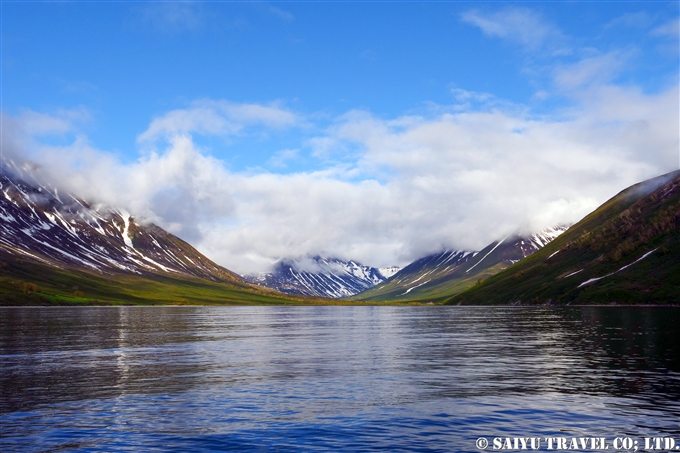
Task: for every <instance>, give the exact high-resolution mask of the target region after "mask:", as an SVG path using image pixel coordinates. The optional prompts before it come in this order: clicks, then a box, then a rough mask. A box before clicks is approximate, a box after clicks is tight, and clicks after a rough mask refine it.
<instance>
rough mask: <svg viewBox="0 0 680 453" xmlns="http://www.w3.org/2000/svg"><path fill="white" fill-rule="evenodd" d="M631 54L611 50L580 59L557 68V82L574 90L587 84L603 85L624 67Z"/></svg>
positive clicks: (563, 87) (558, 84) (555, 73)
mask: <svg viewBox="0 0 680 453" xmlns="http://www.w3.org/2000/svg"><path fill="white" fill-rule="evenodd" d="M629 57H630V54H628V53H623V52H611V53H607V54H603V55H597V56H593V57H588V58H584V59H582V60H580V61H579V62H577V63H574V64H572V65H562V66H559V67H557V68H556V69H555V71H554V77H555V83H556V84H557V86H558V87H559V88H562V89H567V90H573V89H576V88H582V87H584V86H586V85H592V84H598V85H602V84H605V83H607V82H610V81H611V80H612V79H614V78H615V77H616V76H617V75H618V74H619V73H620V72H621V70H622V69H623V67H624V65H625V64H626V61H627V60H628V58H629Z"/></svg>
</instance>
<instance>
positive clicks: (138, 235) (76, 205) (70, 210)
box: [0, 160, 241, 282]
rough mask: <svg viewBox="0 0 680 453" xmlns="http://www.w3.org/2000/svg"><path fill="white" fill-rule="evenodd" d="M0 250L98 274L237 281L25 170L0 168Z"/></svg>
mask: <svg viewBox="0 0 680 453" xmlns="http://www.w3.org/2000/svg"><path fill="white" fill-rule="evenodd" d="M0 191H1V192H2V193H1V194H0V219H2V222H1V223H0V249H1V250H2V251H3V252H5V253H10V254H13V255H21V256H24V257H25V258H29V259H32V260H36V261H39V262H42V263H45V264H49V265H51V266H56V267H60V268H65V267H77V268H84V269H87V270H90V271H95V272H98V273H102V274H106V273H114V272H128V273H135V274H149V273H153V274H159V273H160V274H173V275H189V276H195V277H201V278H206V279H210V280H213V281H230V282H240V281H241V279H240V278H239V277H238V276H237V275H236V274H234V273H232V272H230V271H228V270H227V269H224V268H222V267H220V266H218V265H217V264H215V263H213V262H212V261H210V260H209V259H208V258H206V257H205V256H203V255H202V254H201V253H199V252H198V251H197V250H196V249H194V248H193V247H192V246H190V245H189V244H187V243H186V242H184V241H182V240H181V239H179V238H177V237H175V236H173V235H172V234H170V233H168V232H166V231H165V230H163V229H162V228H160V227H158V226H156V225H153V224H148V225H142V224H139V223H137V222H136V221H135V219H134V218H133V217H131V216H130V214H129V213H127V212H126V211H124V210H120V209H115V208H112V207H109V206H104V205H90V204H88V203H87V202H86V201H84V200H82V199H80V198H78V197H76V196H73V195H71V194H68V193H62V192H60V191H59V190H57V189H56V188H54V187H50V186H46V185H42V184H40V183H39V182H37V181H36V180H35V178H34V177H33V175H32V173H31V171H30V168H29V167H27V166H24V167H18V166H16V165H15V164H14V163H13V162H11V161H8V160H6V161H3V162H2V166H1V167H0Z"/></svg>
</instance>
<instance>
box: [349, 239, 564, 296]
mask: <svg viewBox="0 0 680 453" xmlns="http://www.w3.org/2000/svg"><path fill="white" fill-rule="evenodd" d="M565 230H566V227H555V228H549V229H546V230H544V231H543V232H541V233H536V234H531V235H519V234H515V235H511V236H508V237H506V238H504V239H502V240H501V241H495V242H493V243H491V244H489V245H488V246H487V247H485V248H484V249H483V250H481V251H479V252H469V251H451V250H449V251H445V252H441V253H437V254H434V255H429V256H426V257H424V258H421V259H419V260H417V261H414V262H413V263H411V264H409V265H408V266H406V267H404V268H403V269H402V270H400V271H399V272H398V273H396V274H395V275H394V276H393V277H392V278H390V279H388V280H387V281H385V282H383V283H382V284H380V285H377V286H375V287H373V288H371V289H369V290H367V291H364V292H363V293H360V294H357V295H356V296H354V297H353V298H352V299H353V300H364V301H388V300H413V301H421V300H437V299H442V298H444V297H447V296H451V295H453V294H457V293H460V292H462V291H464V290H466V289H468V288H470V287H471V286H473V285H474V284H475V283H476V282H477V281H478V280H479V279H484V278H487V277H489V276H491V275H493V274H495V273H497V272H499V271H500V270H502V269H504V268H506V267H508V266H509V265H511V264H512V263H515V262H517V261H519V260H521V259H522V258H525V257H527V256H529V255H530V254H532V253H534V252H535V251H536V250H539V249H540V248H541V247H543V246H545V245H546V244H547V243H549V242H550V241H552V240H553V239H554V238H556V237H557V236H559V235H560V234H561V233H562V232H564V231H565Z"/></svg>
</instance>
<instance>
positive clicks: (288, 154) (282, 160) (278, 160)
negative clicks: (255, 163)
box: [269, 149, 300, 168]
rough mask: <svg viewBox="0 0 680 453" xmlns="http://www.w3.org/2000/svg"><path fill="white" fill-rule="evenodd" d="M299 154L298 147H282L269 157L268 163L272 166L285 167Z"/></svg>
mask: <svg viewBox="0 0 680 453" xmlns="http://www.w3.org/2000/svg"><path fill="white" fill-rule="evenodd" d="M299 154H300V150H299V149H282V150H280V151H277V152H276V153H275V154H274V155H273V156H272V157H271V158H269V164H270V165H272V166H274V167H279V168H285V167H287V166H288V162H290V161H291V160H295V159H297V158H298V155H299Z"/></svg>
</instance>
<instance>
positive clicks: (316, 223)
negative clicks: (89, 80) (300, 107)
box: [3, 63, 680, 273]
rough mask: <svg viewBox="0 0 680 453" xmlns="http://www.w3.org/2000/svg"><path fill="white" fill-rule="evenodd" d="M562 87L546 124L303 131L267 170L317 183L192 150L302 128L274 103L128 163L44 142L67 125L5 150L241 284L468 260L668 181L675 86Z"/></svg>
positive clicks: (171, 124)
mask: <svg viewBox="0 0 680 453" xmlns="http://www.w3.org/2000/svg"><path fill="white" fill-rule="evenodd" d="M588 64H590V63H587V64H586V63H584V64H583V65H584V66H587V65H588ZM576 72H578V71H576ZM586 72H587V71H586ZM572 79H576V80H587V81H588V82H587V83H586V82H583V83H581V82H579V83H575V82H574V83H567V84H566V85H567V86H569V87H571V88H570V91H569V96H571V98H570V99H571V100H572V101H573V105H572V107H570V108H569V109H563V110H562V111H560V112H554V113H553V115H551V116H534V115H532V114H531V113H530V112H528V111H527V109H523V108H516V107H515V108H512V107H508V106H506V105H504V104H503V103H499V104H497V105H494V106H492V108H489V107H488V106H485V108H484V109H472V108H470V109H467V110H465V111H455V109H453V108H446V106H443V107H442V108H441V109H439V110H436V109H435V110H432V112H434V113H428V114H422V115H409V116H405V115H404V116H397V117H393V118H379V117H376V116H375V115H373V114H371V113H370V112H367V111H360V110H353V111H349V112H346V113H345V114H343V115H340V116H338V117H336V118H335V119H333V120H332V123H331V124H327V125H325V126H322V125H317V127H316V128H310V129H309V130H306V133H307V134H308V136H304V134H303V136H302V137H301V138H300V146H299V147H296V148H292V149H284V150H281V151H279V152H278V153H277V154H275V155H274V156H273V157H272V160H271V161H270V163H273V162H275V161H276V159H280V162H281V163H282V164H285V163H286V161H287V159H292V158H295V156H296V155H298V153H299V152H302V150H310V151H312V152H313V153H316V155H317V156H318V159H319V166H318V168H320V170H316V171H312V170H308V171H298V172H295V173H288V174H280V173H279V174H277V173H272V172H268V171H265V170H262V169H259V170H256V171H253V170H249V171H247V172H235V171H231V170H229V169H228V168H227V167H226V166H225V165H224V163H223V162H221V161H220V160H218V159H215V158H214V157H212V156H211V155H210V153H209V151H207V150H205V149H202V148H200V147H199V146H198V145H197V144H196V142H195V141H194V135H200V134H231V133H238V132H239V131H241V130H243V128H246V127H250V126H251V125H257V126H258V127H266V128H280V127H291V126H292V125H296V124H300V123H304V122H305V121H310V120H309V119H308V118H305V117H302V116H301V115H299V114H293V113H291V112H289V111H288V110H285V109H283V108H281V107H279V106H277V105H275V104H271V105H267V106H262V105H253V104H235V103H229V102H225V101H210V100H202V101H197V102H196V103H194V104H192V105H191V106H190V107H189V108H187V109H184V110H174V111H172V112H168V113H167V114H165V115H162V116H160V117H158V118H155V119H153V120H152V121H151V124H150V125H149V128H148V129H147V131H146V132H145V133H144V134H142V135H143V136H144V137H146V138H148V139H154V138H157V137H163V138H164V139H165V141H164V142H163V144H162V146H159V147H158V150H154V151H152V152H150V151H145V152H143V153H141V154H140V157H139V159H138V160H137V161H135V162H132V163H124V162H122V161H120V159H119V158H118V157H116V155H114V154H112V153H109V152H106V151H103V150H98V149H96V148H95V147H93V146H92V145H91V144H90V143H89V142H88V140H87V139H86V138H85V137H83V136H82V135H79V134H74V135H75V138H74V139H73V141H72V142H71V143H68V144H65V145H63V146H54V145H51V144H49V143H48V142H46V141H43V139H42V137H43V135H42V134H43V131H46V130H47V131H50V130H52V131H60V130H69V131H77V124H76V123H77V120H76V119H71V120H68V119H64V118H65V117H64V116H61V117H60V116H58V115H53V116H54V118H52V119H53V120H54V122H52V119H51V116H50V115H47V114H38V113H35V112H34V113H32V114H30V115H23V116H21V115H20V116H18V117H16V118H8V121H5V131H4V132H3V148H5V147H8V148H9V149H10V150H11V153H12V155H13V156H24V158H31V159H32V160H35V161H36V162H38V163H39V164H40V165H41V166H42V167H41V170H40V171H41V172H42V174H43V176H45V177H46V178H50V179H51V180H53V181H55V182H56V183H57V184H59V185H60V186H61V187H65V188H67V189H68V190H71V191H73V192H75V193H78V194H81V195H82V196H84V197H87V198H89V199H91V200H99V201H102V202H106V203H109V204H113V205H116V206H121V207H124V208H126V209H128V211H130V212H132V213H134V214H135V215H136V216H137V217H138V218H146V219H148V220H149V221H153V222H155V223H157V224H159V225H160V226H162V227H164V228H167V229H168V230H170V231H171V232H173V233H175V234H178V235H179V236H180V237H182V238H184V239H185V240H188V241H189V242H191V243H192V244H194V245H195V246H197V247H198V248H199V250H201V251H202V252H204V253H206V254H207V255H208V256H209V257H211V258H212V259H214V260H216V261H217V262H218V263H220V264H222V265H224V266H226V267H228V268H230V269H233V270H235V271H236V272H240V273H249V272H254V271H261V270H263V269H265V268H266V267H267V266H269V265H271V264H272V263H274V262H275V261H276V260H278V259H281V258H287V257H298V256H304V255H307V254H323V255H326V256H336V257H339V258H345V259H355V260H358V261H360V262H363V263H365V264H369V265H374V266H387V265H404V264H407V263H409V262H411V261H412V260H414V259H417V258H419V257H422V256H424V255H426V254H428V253H433V252H436V251H440V250H443V249H445V248H456V249H467V250H479V249H480V248H481V247H483V246H485V245H486V244H488V243H489V242H491V241H493V240H496V239H498V238H499V237H502V236H503V235H505V234H508V233H510V232H513V231H515V230H517V229H518V228H520V227H523V228H528V229H537V228H541V227H545V226H549V225H554V224H556V223H562V222H573V221H576V220H578V219H580V218H581V217H582V216H584V215H586V214H587V213H588V212H590V211H591V210H592V209H594V208H596V207H597V206H598V205H599V204H600V203H602V202H604V201H605V200H606V199H607V198H609V197H611V196H613V195H614V194H615V193H617V192H618V191H620V190H622V189H623V188H625V187H627V186H629V185H631V184H633V183H635V182H638V181H640V180H643V179H646V178H649V177H652V176H656V175H658V174H662V173H665V172H668V171H671V170H674V169H676V168H677V159H678V154H677V153H678V146H679V143H678V124H679V121H680V119H679V118H678V115H679V113H678V111H679V108H678V94H679V93H678V87H677V86H673V87H672V88H669V89H667V90H665V91H662V92H659V93H655V94H649V93H644V92H643V91H641V90H640V89H637V88H635V87H621V86H616V85H613V84H610V83H604V82H602V81H601V80H600V81H598V79H597V78H595V79H592V78H589V77H585V78H583V79H579V78H578V77H575V76H572ZM455 94H457V95H458V96H461V97H463V98H465V97H467V96H470V97H475V96H479V95H477V94H474V93H473V92H468V91H464V90H461V91H456V92H455ZM36 118H38V119H40V121H37V120H36ZM60 121H65V123H62V122H60ZM36 124H45V125H46V126H44V127H37V126H36ZM51 124H52V126H50V125H51ZM239 128H241V129H239ZM235 131H236V132H235ZM319 131H322V132H319ZM145 134H146V135H145ZM144 143H146V142H144ZM298 149H299V150H301V151H297V150H298Z"/></svg>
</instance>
